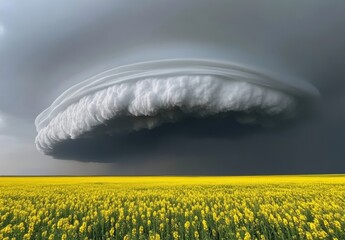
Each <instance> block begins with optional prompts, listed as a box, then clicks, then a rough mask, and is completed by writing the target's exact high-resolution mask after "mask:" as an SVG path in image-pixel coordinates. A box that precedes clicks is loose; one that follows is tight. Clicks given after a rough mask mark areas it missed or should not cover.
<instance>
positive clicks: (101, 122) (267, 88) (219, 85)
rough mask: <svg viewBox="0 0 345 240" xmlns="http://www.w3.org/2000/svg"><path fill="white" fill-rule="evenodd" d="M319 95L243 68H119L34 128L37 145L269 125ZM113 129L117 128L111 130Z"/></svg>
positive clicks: (195, 64)
mask: <svg viewBox="0 0 345 240" xmlns="http://www.w3.org/2000/svg"><path fill="white" fill-rule="evenodd" d="M317 96H318V91H317V89H316V88H314V87H313V86H312V85H311V84H309V83H307V82H304V81H301V80H299V81H293V80H291V79H290V80H288V81H287V80H283V79H279V78H275V77H272V76H269V75H267V74H263V73H261V72H260V71H257V70H253V69H251V68H248V67H243V66H240V65H236V64H231V63H226V62H218V61H210V60H193V59H175V60H162V61H153V62H144V63H139V64H133V65H127V66H122V67H118V68H114V69H111V70H108V71H106V72H103V73H101V74H98V75H96V76H94V77H92V78H90V79H88V80H85V81H83V82H81V83H79V84H77V85H75V86H73V87H71V88H69V89H68V90H66V91H65V92H64V93H63V94H62V95H61V96H60V97H58V98H57V99H56V100H55V101H54V102H53V103H52V105H51V106H50V107H49V108H47V109H46V110H45V111H43V112H42V113H41V114H40V115H39V116H38V117H37V118H36V121H35V124H36V129H37V132H38V134H37V137H36V146H37V149H38V150H39V151H41V152H43V153H45V154H48V155H53V156H54V150H55V148H56V147H57V146H59V144H63V143H64V142H65V143H67V144H69V142H70V141H71V140H73V139H88V140H90V139H91V140H92V138H94V137H95V136H99V135H101V136H102V135H104V136H117V135H126V134H130V133H131V132H136V131H140V130H142V129H154V128H159V127H160V126H161V125H164V124H165V123H176V122H180V121H183V120H185V119H188V118H197V119H202V118H208V117H224V116H225V117H229V118H231V119H232V120H234V121H236V122H238V123H239V124H244V125H246V124H250V125H258V126H265V125H268V124H275V122H281V121H284V120H290V119H292V118H294V117H295V115H296V114H297V113H298V108H299V105H300V104H301V103H303V102H305V101H309V100H311V99H313V98H315V97H317ZM110 122H111V124H110Z"/></svg>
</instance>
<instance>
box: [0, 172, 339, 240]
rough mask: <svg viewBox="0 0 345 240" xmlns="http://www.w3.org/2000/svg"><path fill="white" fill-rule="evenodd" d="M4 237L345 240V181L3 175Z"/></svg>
mask: <svg viewBox="0 0 345 240" xmlns="http://www.w3.org/2000/svg"><path fill="white" fill-rule="evenodd" d="M0 239H246V240H248V239H339V240H341V239H345V176H344V175H320V176H265V177H263V176H262V177H260V176H259V177H2V178H0Z"/></svg>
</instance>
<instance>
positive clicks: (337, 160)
mask: <svg viewBox="0 0 345 240" xmlns="http://www.w3.org/2000/svg"><path fill="white" fill-rule="evenodd" d="M344 9H345V2H344V1H337V0H331V1H323V0H306V1H297V0H296V1H284V2H277V1H273V0H272V1H267V0H264V1H249V0H248V1H217V2H212V4H211V3H210V2H209V1H206V0H205V1H199V0H198V1H197V0H193V1H169V2H167V1H159V2H158V1H145V2H141V1H140V2H139V1H137V2H130V1H112V2H111V1H104V2H100V1H96V0H93V1H91V0H87V1H85V0H83V1H81V0H80V1H67V0H62V1H50V2H47V1H43V0H32V1H29V2H26V1H19V0H18V1H17V0H0V175H20V174H24V175H30V174H36V175H37V174H40V175H49V174H60V175H65V174H66V175H68V174H80V175H88V174H92V175H102V174H107V175H108V174H121V175H131V174H136V175H138V174H139V175H141V174H145V175H146V174H157V175H164V174H174V175H176V174H187V175H194V174H196V175H198V174H206V175H239V174H289V173H344V172H345V161H344V159H345V128H344V126H343V124H344V121H345V107H344V105H345V67H344V66H345V31H344V30H343V29H344V24H345V10H344ZM187 58H188V59H212V60H216V61H223V62H231V63H235V64H239V65H241V66H246V67H248V68H251V69H256V70H258V71H259V72H263V73H269V74H270V75H272V76H276V77H277V79H283V80H284V81H285V82H286V83H292V82H293V81H294V82H296V81H297V84H298V83H302V82H307V83H309V84H310V85H312V86H315V88H316V89H318V91H319V93H320V97H318V98H315V99H313V100H312V101H310V102H309V101H308V102H304V101H301V102H299V103H300V104H299V107H298V110H297V112H296V117H295V118H294V119H291V120H288V121H283V120H281V119H276V118H274V119H273V120H274V124H273V125H272V126H271V125H270V126H268V127H267V126H265V127H263V126H261V125H256V124H241V123H239V122H238V121H235V120H234V119H236V118H234V116H233V114H229V115H226V116H221V117H213V116H207V117H203V118H199V117H195V116H194V115H193V116H190V117H189V118H186V119H183V120H182V121H178V122H170V123H165V124H162V125H160V126H159V127H157V128H153V129H142V130H140V131H134V132H131V133H130V134H123V133H121V134H118V135H116V136H108V135H104V134H100V133H103V132H104V131H105V130H104V126H98V127H97V128H95V129H93V131H92V132H91V133H88V135H87V136H86V137H85V138H79V139H75V140H71V139H67V140H66V141H64V142H62V143H61V144H60V143H59V144H57V145H56V146H54V152H53V153H50V154H48V155H45V154H43V153H41V152H39V151H37V149H36V146H35V137H36V135H37V132H36V128H35V124H34V122H35V118H36V117H37V116H38V115H39V114H40V113H41V112H42V111H43V110H44V109H46V108H48V107H49V106H50V105H51V104H52V103H53V102H54V100H55V99H56V98H58V97H59V96H60V95H61V94H62V93H63V92H64V91H65V90H66V89H69V88H70V87H72V86H73V85H75V84H78V83H80V82H82V81H83V80H85V79H88V78H90V77H92V76H95V75H97V74H99V73H101V72H103V71H106V70H108V69H112V68H116V67H120V66H124V65H128V64H135V63H140V62H146V61H160V60H163V59H187ZM144 91H145V89H144ZM147 91H150V89H147ZM265 95H267V93H266V92H265ZM193 99H194V100H195V99H198V96H193ZM164 114H165V113H164ZM260 114H261V113H260ZM236 117H237V115H236ZM123 121H124V122H127V121H128V119H127V118H126V119H124V120H123ZM118 124H119V121H109V122H107V125H106V128H107V130H109V128H110V129H113V128H116V127H118Z"/></svg>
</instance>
